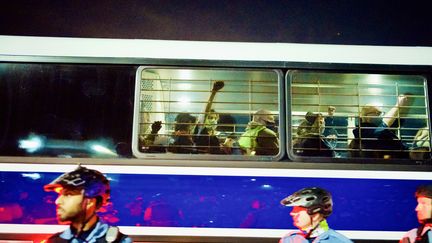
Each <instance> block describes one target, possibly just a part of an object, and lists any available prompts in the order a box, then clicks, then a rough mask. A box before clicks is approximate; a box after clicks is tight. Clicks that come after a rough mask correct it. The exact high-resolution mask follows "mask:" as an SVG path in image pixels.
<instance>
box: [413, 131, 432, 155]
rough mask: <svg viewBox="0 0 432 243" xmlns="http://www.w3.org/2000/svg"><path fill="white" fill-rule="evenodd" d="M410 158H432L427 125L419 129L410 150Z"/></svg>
mask: <svg viewBox="0 0 432 243" xmlns="http://www.w3.org/2000/svg"><path fill="white" fill-rule="evenodd" d="M410 158H411V159H413V160H430V159H431V146H430V135H429V129H428V128H427V127H424V128H422V129H419V130H418V131H417V133H416V135H415V137H414V140H413V143H412V147H411V150H410Z"/></svg>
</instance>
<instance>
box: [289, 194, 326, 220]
mask: <svg viewBox="0 0 432 243" xmlns="http://www.w3.org/2000/svg"><path fill="white" fill-rule="evenodd" d="M281 204H282V205H284V206H287V207H294V206H300V207H304V208H306V209H307V213H308V214H309V215H312V214H315V213H320V214H322V215H323V216H324V217H325V218H327V217H328V216H329V215H330V214H331V213H332V212H333V200H332V196H331V194H330V193H329V192H328V191H326V190H324V189H322V188H319V187H310V188H303V189H301V190H299V191H297V192H295V193H293V194H292V195H290V196H288V197H286V198H284V199H282V201H281Z"/></svg>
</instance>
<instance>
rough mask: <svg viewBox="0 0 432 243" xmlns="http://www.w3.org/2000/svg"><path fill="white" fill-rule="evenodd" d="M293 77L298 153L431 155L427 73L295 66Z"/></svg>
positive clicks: (294, 148) (293, 144) (293, 148)
mask: <svg viewBox="0 0 432 243" xmlns="http://www.w3.org/2000/svg"><path fill="white" fill-rule="evenodd" d="M288 78H289V81H290V93H291V96H290V106H289V107H290V113H291V116H290V117H289V118H288V119H290V123H291V129H290V133H289V134H290V138H289V140H290V143H289V151H290V156H291V157H292V158H293V159H297V158H307V157H315V156H319V157H332V158H346V157H352V158H366V159H368V158H369V159H371V158H373V159H375V161H376V159H383V160H385V159H387V160H397V159H402V160H403V159H407V160H408V159H412V160H429V159H430V151H431V149H430V138H429V132H430V128H429V120H428V118H429V113H428V111H429V108H428V103H427V93H426V90H427V86H426V85H427V84H426V79H425V77H423V76H421V75H387V74H385V75H384V74H353V73H325V72H312V71H291V72H289V73H288ZM362 161H367V160H364V159H363V160H362Z"/></svg>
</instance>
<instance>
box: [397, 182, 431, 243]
mask: <svg viewBox="0 0 432 243" xmlns="http://www.w3.org/2000/svg"><path fill="white" fill-rule="evenodd" d="M415 197H416V199H417V207H416V208H415V211H416V212H417V219H418V221H419V223H420V226H419V227H418V228H415V229H412V230H410V231H408V232H407V233H406V234H405V235H404V237H403V238H402V239H401V240H400V241H399V242H401V243H413V242H415V243H432V185H422V186H419V187H418V188H417V190H416V192H415Z"/></svg>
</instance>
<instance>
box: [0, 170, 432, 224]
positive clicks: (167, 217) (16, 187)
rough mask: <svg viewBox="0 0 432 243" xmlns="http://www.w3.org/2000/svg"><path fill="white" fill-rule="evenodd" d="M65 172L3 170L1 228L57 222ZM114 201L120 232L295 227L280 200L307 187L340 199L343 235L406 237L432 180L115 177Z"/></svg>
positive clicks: (109, 213)
mask: <svg viewBox="0 0 432 243" xmlns="http://www.w3.org/2000/svg"><path fill="white" fill-rule="evenodd" d="M57 176H59V173H51V172H49V173H48V172H44V173H36V172H34V173H33V172H26V173H21V172H0V178H1V182H0V184H1V186H0V198H1V201H0V209H1V210H0V223H1V224H56V223H57V221H56V218H55V199H56V194H55V193H53V192H50V193H48V192H44V191H43V189H42V188H43V185H44V184H47V183H49V182H51V181H52V180H53V179H54V178H56V177H57ZM108 177H109V178H110V180H111V188H112V195H111V203H110V204H109V205H108V206H106V207H104V208H103V209H102V210H101V212H100V216H101V218H102V219H103V220H105V221H108V222H110V223H112V224H115V225H121V226H168V227H210V228H262V229H287V228H293V225H292V220H291V217H290V216H289V213H290V209H289V208H284V207H283V206H281V205H280V203H279V202H280V200H281V199H282V198H284V197H286V196H287V195H289V194H291V193H293V192H295V191H296V190H298V189H301V188H304V187H311V186H318V187H323V188H326V189H328V190H329V191H331V192H332V194H333V201H334V212H333V214H332V215H331V216H330V217H329V224H330V226H331V227H332V228H334V229H338V230H362V231H406V230H408V229H411V228H413V227H415V226H416V224H417V223H416V215H415V211H414V208H415V206H416V201H415V198H414V196H413V193H414V191H415V189H416V187H417V186H418V185H420V184H425V183H432V181H416V180H409V179H404V180H400V179H346V178H345V179H344V178H304V177H302V178H300V177H295V176H291V177H272V176H259V177H254V176H203V175H163V174H117V173H111V174H108Z"/></svg>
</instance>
